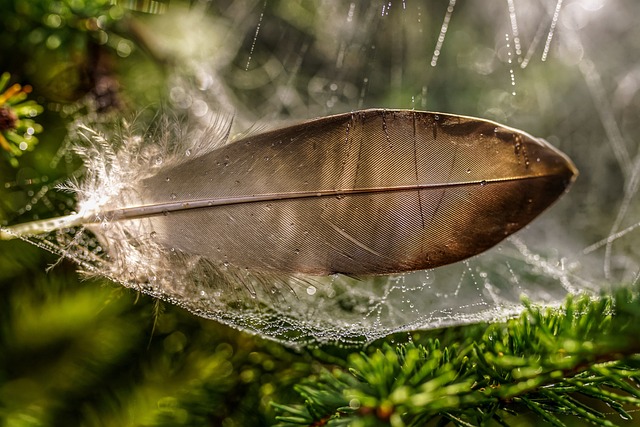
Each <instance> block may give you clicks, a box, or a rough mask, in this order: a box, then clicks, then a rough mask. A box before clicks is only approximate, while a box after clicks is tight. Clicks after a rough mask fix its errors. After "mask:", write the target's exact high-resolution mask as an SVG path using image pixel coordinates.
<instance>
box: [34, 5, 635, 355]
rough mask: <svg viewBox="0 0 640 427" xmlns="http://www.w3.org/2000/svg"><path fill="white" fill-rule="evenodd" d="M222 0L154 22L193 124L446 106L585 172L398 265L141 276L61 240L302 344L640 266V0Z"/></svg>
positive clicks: (607, 278)
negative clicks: (499, 231)
mask: <svg viewBox="0 0 640 427" xmlns="http://www.w3.org/2000/svg"><path fill="white" fill-rule="evenodd" d="M216 3H217V2H216ZM220 3H224V5H214V4H213V3H208V2H199V3H198V2H196V3H195V5H194V6H191V8H184V10H183V9H181V8H180V7H178V6H175V9H174V10H173V12H172V13H171V14H168V15H166V16H164V17H162V16H160V17H157V19H154V20H149V21H148V22H147V23H146V24H145V25H148V26H149V28H150V29H151V30H154V29H155V30H158V29H162V31H155V32H153V31H152V32H153V33H154V34H156V36H157V37H158V43H160V44H164V45H165V46H167V52H169V53H170V54H172V55H174V56H175V57H176V58H179V59H180V60H179V61H176V64H178V65H177V66H176V68H175V70H174V71H175V76H174V77H173V78H172V80H171V84H170V87H169V88H167V92H168V94H169V99H170V100H171V102H172V104H173V106H174V107H175V108H176V109H177V110H181V111H185V112H188V113H189V114H190V115H191V116H192V117H193V118H195V119H196V120H194V121H195V123H201V124H203V126H204V124H207V123H210V122H211V121H212V117H213V116H215V115H219V114H233V115H234V122H233V123H234V124H233V128H232V134H234V133H235V132H242V131H244V130H246V129H248V128H251V127H255V128H258V129H259V128H261V127H272V126H273V123H274V122H276V121H277V122H278V123H280V122H281V121H291V120H293V121H295V120H301V119H308V118H313V117H319V116H323V115H328V114H334V113H341V112H347V111H353V110H355V109H361V108H369V107H378V108H407V109H411V108H415V109H426V110H429V111H440V112H449V113H454V114H463V115H470V116H477V117H482V118H487V119H492V120H496V121H498V122H500V123H504V124H506V125H509V126H513V127H515V128H518V129H523V130H525V131H527V132H528V133H531V134H533V135H536V136H539V137H542V138H545V139H546V140H548V141H549V142H550V143H551V144H553V145H554V146H556V147H558V148H559V149H561V150H562V151H564V152H565V153H567V154H568V155H569V157H571V158H572V159H573V161H574V162H575V163H576V165H577V167H578V169H579V170H580V177H579V178H578V180H577V182H576V183H575V184H574V186H573V188H572V189H571V191H570V192H569V193H568V194H567V195H566V196H564V197H563V198H562V199H561V200H560V201H559V202H558V203H556V204H555V205H553V206H552V207H551V208H550V209H549V210H548V211H547V212H545V213H544V214H543V215H542V216H541V217H540V218H538V219H537V220H535V221H534V222H533V223H532V224H531V225H529V226H528V227H527V228H526V229H524V230H522V231H521V232H519V233H517V234H516V235H515V236H512V237H511V238H509V239H508V240H507V241H505V242H503V243H502V244H500V245H499V246H497V247H495V248H493V249H491V250H489V251H488V252H486V253H483V254H481V255H478V256H476V257H473V258H471V259H469V260H467V261H464V262H460V263H456V264H453V265H450V266H446V267H440V268H437V269H434V270H430V271H420V272H414V273H409V274H404V275H399V276H392V277H370V278H366V277H365V278H349V277H344V276H340V275H336V276H330V277H323V278H313V279H310V280H296V281H287V280H279V279H274V280H273V282H269V279H268V278H260V279H259V280H253V281H252V280H246V279H241V280H239V282H238V284H237V286H231V287H226V288H225V287H220V286H214V285H211V283H209V282H211V281H212V280H213V279H212V278H211V277H210V276H207V274H208V270H207V268H204V267H202V268H201V267H198V266H195V265H194V264H189V261H188V260H187V261H184V260H179V261H176V262H182V263H183V264H181V265H182V267H185V265H188V266H189V268H190V270H189V274H187V275H184V276H180V275H178V276H179V278H178V279H176V276H175V271H174V272H173V274H170V273H172V272H170V271H169V272H166V271H165V272H164V274H166V275H167V277H160V276H161V275H162V274H163V273H162V271H158V274H159V277H155V276H154V278H153V280H149V279H147V280H146V281H143V282H144V283H137V282H136V281H135V280H133V279H129V280H123V279H122V278H121V277H119V276H118V275H117V274H115V275H114V273H113V272H112V271H110V270H109V268H111V267H108V266H105V265H106V264H104V261H103V260H101V259H98V260H96V259H95V257H94V255H93V253H90V252H84V253H83V252H82V248H83V245H84V246H86V245H87V244H88V243H87V241H85V240H83V239H84V237H80V238H79V237H78V236H77V235H76V237H74V238H73V239H76V240H73V239H71V238H70V237H68V236H66V237H65V236H61V235H58V236H57V237H55V238H56V239H57V240H56V241H57V242H60V241H63V242H64V243H65V244H66V246H57V248H58V250H59V251H62V252H66V253H67V254H69V256H71V257H74V258H77V259H78V260H79V261H81V262H82V263H83V264H84V265H85V267H86V268H88V269H94V270H96V271H97V272H98V273H106V274H107V276H110V277H114V276H115V278H116V279H117V280H118V281H120V282H122V283H124V284H126V285H127V286H132V287H136V288H139V289H142V290H143V291H145V292H147V293H150V294H153V295H156V296H159V297H161V298H165V299H167V300H170V301H172V302H175V303H176V304H178V305H181V306H183V307H185V308H187V309H189V310H191V311H192V312H194V313H196V314H198V315H201V316H204V317H209V318H212V319H215V320H218V321H221V322H223V323H226V324H229V325H232V326H234V327H236V328H239V329H243V330H247V331H251V332H254V333H257V334H260V335H263V336H267V337H269V338H272V339H275V340H278V341H281V342H283V343H286V344H288V345H292V346H300V345H305V344H307V343H326V342H334V343H341V344H357V343H363V342H370V341H372V340H374V339H377V338H380V337H383V336H386V335H388V334H390V333H393V332H400V331H410V330H416V329H430V328H437V327H444V326H448V325H457V324H462V323H470V322H490V321H493V320H497V319H504V318H505V317H508V316H511V315H513V314H515V313H518V312H519V311H520V310H521V308H522V306H521V304H520V301H521V297H522V296H523V295H526V296H527V297H528V298H529V299H530V300H532V301H534V302H537V303H542V304H548V305H557V304H559V303H561V302H562V301H563V300H564V298H565V296H566V295H567V294H568V293H579V292H595V291H600V290H606V289H609V288H610V287H612V286H619V285H630V284H633V283H635V282H638V280H639V277H640V262H639V259H640V257H639V255H640V254H639V253H638V252H639V251H640V248H639V246H638V245H634V244H633V243H634V241H635V238H636V237H637V236H638V232H639V231H638V229H637V227H638V224H639V223H638V221H639V218H640V215H639V213H640V212H639V210H640V209H639V208H640V205H639V204H638V197H637V190H638V185H639V182H640V155H639V151H638V149H637V146H638V143H637V141H636V138H637V137H638V136H639V135H640V120H639V118H640V66H638V65H637V64H636V63H635V62H634V61H635V58H637V57H638V53H639V52H638V46H637V42H636V41H637V40H640V28H638V26H637V25H636V23H635V22H634V16H637V14H638V13H640V3H637V2H634V1H631V0H628V1H605V0H589V1H570V0H569V1H562V0H539V1H526V2H525V1H520V0H505V1H504V2H462V3H458V4H456V1H455V0H450V1H449V3H448V4H447V3H442V2H415V1H410V0H402V1H400V0H396V1H383V2H369V1H361V2H322V1H317V2H278V1H275V0H266V1H265V0H259V1H249V0H245V1H242V0H237V1H232V2H220ZM172 7H174V6H173V5H172ZM193 28H199V29H200V28H201V29H202V31H192V29H193ZM196 126H197V125H196ZM176 153H178V154H176ZM180 153H181V152H180V151H176V150H174V155H178V156H179V155H181V154H180ZM70 239H71V240H70ZM41 242H46V241H41ZM69 248H71V249H69ZM92 249H93V250H94V251H95V244H94V247H92ZM100 249H102V248H100ZM266 250H267V249H266ZM184 263H186V264H184ZM185 268H186V267H185ZM234 274H235V273H234Z"/></svg>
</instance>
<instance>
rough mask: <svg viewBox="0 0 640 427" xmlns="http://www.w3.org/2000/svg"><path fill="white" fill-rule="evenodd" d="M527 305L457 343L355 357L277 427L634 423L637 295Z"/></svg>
mask: <svg viewBox="0 0 640 427" xmlns="http://www.w3.org/2000/svg"><path fill="white" fill-rule="evenodd" d="M525 304H526V311H525V312H524V313H523V314H522V315H521V316H520V317H519V318H517V319H513V320H510V321H508V322H506V323H501V324H495V325H490V326H488V327H487V328H486V329H485V330H484V332H483V333H482V334H481V335H478V334H474V333H471V334H470V335H469V336H467V337H466V338H464V339H463V340H461V341H460V342H453V343H450V344H447V345H443V344H441V343H440V341H438V340H437V339H433V338H429V339H425V340H423V341H418V342H415V343H413V342H410V343H407V344H403V345H399V346H397V347H395V348H394V347H392V346H391V345H389V344H383V345H382V347H381V348H378V349H376V350H375V351H373V352H366V353H365V352H362V353H358V354H353V355H351V357H350V358H349V360H348V369H336V370H334V371H333V372H324V373H323V374H321V375H319V376H313V377H309V378H308V379H307V380H306V381H305V382H303V383H302V384H300V385H298V386H297V387H296V390H297V392H298V394H299V395H300V397H301V398H302V399H304V402H305V403H304V404H297V405H282V404H275V405H274V408H275V410H276V411H277V412H278V413H279V414H280V416H279V417H278V420H279V422H280V424H278V425H279V426H293V425H307V426H317V425H328V426H339V425H347V424H349V423H351V422H353V421H355V420H356V419H358V420H359V422H360V424H358V425H363V426H370V425H371V426H373V425H380V423H382V424H389V425H393V426H419V425H425V424H426V423H427V422H436V424H435V425H438V426H445V425H454V426H477V425H487V424H489V423H490V422H491V423H493V424H497V425H509V421H508V420H509V418H511V417H512V415H513V414H518V413H521V412H523V410H525V412H526V411H528V412H531V413H534V414H537V415H538V416H539V417H540V418H541V419H542V420H545V421H547V422H548V423H550V424H551V425H554V426H564V425H565V424H564V423H563V421H562V417H563V416H567V415H569V416H573V417H578V418H580V419H582V420H584V421H588V422H590V423H592V424H595V425H602V426H614V425H615V423H614V422H613V421H612V420H611V419H610V418H607V416H606V414H604V413H603V412H602V411H601V410H599V409H598V407H597V404H598V403H604V404H606V405H608V406H607V407H608V408H611V410H613V411H614V412H615V413H617V414H618V415H619V416H620V417H621V418H622V419H629V418H631V415H630V413H629V412H628V407H629V406H640V388H638V387H637V383H638V381H639V380H640V358H639V357H638V356H637V355H635V354H636V353H638V352H639V351H640V349H639V348H638V342H637V339H636V337H637V333H638V332H639V331H638V329H639V326H638V325H639V324H640V323H639V322H638V321H639V320H640V298H639V297H638V295H637V294H636V293H634V292H632V291H630V290H625V289H622V290H618V291H616V292H615V294H614V295H612V296H605V295H603V296H601V297H600V298H597V299H594V298H591V297H589V296H586V295H585V296H580V297H576V298H574V297H570V298H568V299H567V301H566V303H565V304H564V308H563V309H549V308H542V307H537V306H534V305H532V304H530V303H528V302H525ZM469 330H470V331H474V330H477V328H469Z"/></svg>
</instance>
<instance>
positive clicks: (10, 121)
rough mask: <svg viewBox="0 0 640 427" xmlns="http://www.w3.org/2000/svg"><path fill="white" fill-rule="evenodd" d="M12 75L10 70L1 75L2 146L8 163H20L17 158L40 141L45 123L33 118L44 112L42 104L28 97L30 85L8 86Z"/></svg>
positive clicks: (0, 126) (0, 128)
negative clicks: (38, 135) (39, 134)
mask: <svg viewBox="0 0 640 427" xmlns="http://www.w3.org/2000/svg"><path fill="white" fill-rule="evenodd" d="M10 78H11V76H10V75H9V73H3V74H2V75H1V76H0V92H2V93H0V147H1V148H2V149H3V150H4V153H3V154H4V157H5V158H6V159H7V160H8V161H9V163H11V164H12V165H13V166H18V161H17V159H16V158H17V157H18V156H21V155H22V152H23V151H27V150H33V148H34V146H35V145H36V144H37V143H38V138H36V137H35V134H36V133H40V132H42V126H40V125H39V124H37V123H36V122H35V121H34V120H33V117H35V116H37V115H38V114H40V113H42V106H40V105H38V104H37V103H36V102H35V101H31V100H29V101H27V100H26V98H27V95H28V94H29V93H30V92H31V86H24V87H22V86H21V85H20V84H18V83H15V84H13V85H11V86H9V87H7V86H8V83H9V79H10Z"/></svg>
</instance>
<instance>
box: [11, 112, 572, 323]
mask: <svg viewBox="0 0 640 427" xmlns="http://www.w3.org/2000/svg"><path fill="white" fill-rule="evenodd" d="M177 127H179V126H177ZM229 127H230V120H221V121H219V122H217V123H216V124H214V125H213V126H211V127H210V128H209V129H207V131H205V132H200V134H195V133H188V132H183V131H181V130H176V129H173V130H169V129H165V131H164V133H155V134H147V135H145V134H139V135H135V134H129V135H128V134H127V132H126V131H124V132H121V133H120V135H119V136H115V137H113V136H108V135H103V134H101V133H98V132H95V131H92V130H90V129H89V128H85V129H84V130H83V131H82V132H81V134H82V135H83V137H84V139H85V141H84V143H82V144H79V146H78V148H77V149H76V151H77V153H78V154H79V155H80V156H81V157H82V159H83V161H84V163H85V168H86V172H85V175H84V178H83V179H82V181H81V182H79V183H75V184H68V185H67V186H66V189H67V190H71V191H73V192H75V194H76V196H77V200H78V206H77V213H74V214H72V215H68V216H65V217H60V218H54V219H50V220H41V221H35V222H32V223H27V224H20V225H15V226H12V227H7V228H3V229H2V230H1V232H0V236H1V237H2V239H10V238H15V237H20V238H25V239H27V240H32V241H33V240H34V239H35V240H36V241H38V242H40V244H41V245H42V244H43V242H44V246H45V247H48V248H50V249H51V250H54V251H55V252H57V253H59V254H61V255H62V256H65V257H68V258H71V259H72V260H74V261H76V262H78V263H79V264H80V265H81V266H82V268H83V270H84V271H85V272H87V273H89V274H94V275H102V276H106V277H108V278H110V279H111V280H114V281H116V282H119V283H121V284H124V285H125V286H127V287H131V288H134V289H138V290H141V291H143V292H146V293H149V294H151V295H154V296H156V297H160V298H163V299H165V300H169V301H171V302H173V303H176V304H179V305H181V306H183V307H185V308H187V309H189V310H191V311H192V312H194V313H196V314H199V315H203V316H205V317H210V318H215V319H218V320H222V321H225V322H227V323H232V324H234V325H235V326H238V327H241V328H250V329H251V328H252V327H251V326H247V325H248V324H244V325H238V324H237V322H234V321H231V320H229V318H230V317H229V314H228V313H226V312H225V311H226V310H229V307H235V308H236V309H238V308H239V309H240V310H244V311H245V312H246V311H249V312H253V311H260V310H264V308H265V307H266V306H269V305H273V304H274V302H276V303H277V301H278V300H279V299H280V298H282V297H283V295H285V294H293V295H294V300H295V298H297V297H296V296H295V294H296V293H300V292H299V290H298V289H305V288H306V287H307V284H308V283H316V281H318V276H326V275H334V274H338V273H340V274H343V275H346V276H351V277H358V278H365V277H367V276H373V275H391V274H398V273H403V272H408V271H412V270H424V269H432V268H435V267H438V266H441V265H445V264H450V263H454V262H457V261H460V260H464V259H466V258H468V257H471V256H473V255H476V254H478V253H480V252H482V251H485V250H486V249H488V248H490V247H492V246H494V245H496V244H497V243H498V242H500V241H501V240H503V239H505V238H506V237H507V236H509V235H510V234H512V233H514V232H516V231H518V230H519V229H521V228H522V227H524V226H525V225H527V224H528V223H529V222H530V221H532V220H533V219H534V218H535V217H536V216H537V215H539V214H540V213H541V212H542V211H543V210H545V209H546V208H547V207H549V206H550V205H551V204H552V203H553V202H555V201H556V200H557V199H558V198H559V197H560V196H561V195H562V194H563V193H564V192H565V191H566V190H567V189H568V187H569V186H570V185H571V183H572V182H573V181H574V179H575V177H576V176H577V171H576V168H575V167H574V165H573V163H572V162H571V161H570V160H569V159H568V158H567V157H566V156H565V155H564V154H562V153H561V152H559V151H558V150H556V149H555V148H553V147H552V146H551V145H549V144H548V143H547V142H545V141H544V140H541V139H538V138H534V137H532V136H530V135H528V134H526V133H524V132H521V131H518V130H515V129H511V128H509V127H506V126H502V125H499V124H497V123H494V122H491V121H487V120H482V119H476V118H471V117H464V116H458V115H451V114H442V113H430V112H419V111H410V110H383V109H371V110H364V111H356V112H352V113H346V114H339V115H334V116H329V117H323V118H318V119H314V120H310V121H306V122H303V123H300V124H297V125H294V126H288V127H283V128H280V129H276V130H272V131H268V132H265V133H261V134H257V135H250V136H246V137H243V138H240V139H237V140H235V141H233V142H228V143H227V142H226V139H227V138H228V134H229ZM114 138H115V140H114ZM43 233H48V236H49V237H48V240H46V239H42V238H39V237H34V236H35V235H38V234H43ZM51 242H54V243H51ZM363 280H364V279H363ZM318 283H321V282H318ZM354 283H356V284H355V285H354V286H357V283H358V282H357V281H355V282H354ZM300 284H302V286H303V287H302V288H299V285H300ZM320 286H321V285H320ZM303 293H304V291H303ZM247 295H249V296H250V298H247ZM285 300H287V301H289V302H288V304H291V301H294V300H289V299H287V298H285ZM283 311H286V309H284V308H283ZM272 320H273V318H272ZM248 323H249V324H250V323H251V321H248Z"/></svg>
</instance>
